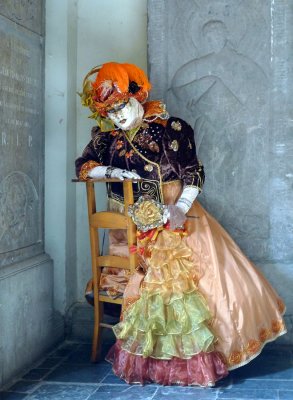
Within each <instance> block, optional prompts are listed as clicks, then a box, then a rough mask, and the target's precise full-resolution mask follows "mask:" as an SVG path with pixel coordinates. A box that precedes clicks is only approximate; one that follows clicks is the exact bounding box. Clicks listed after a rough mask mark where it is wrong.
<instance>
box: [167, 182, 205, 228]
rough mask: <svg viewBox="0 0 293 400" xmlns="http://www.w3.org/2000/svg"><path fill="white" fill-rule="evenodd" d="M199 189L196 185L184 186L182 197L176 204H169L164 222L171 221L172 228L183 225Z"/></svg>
mask: <svg viewBox="0 0 293 400" xmlns="http://www.w3.org/2000/svg"><path fill="white" fill-rule="evenodd" d="M198 193H199V190H198V188H197V187H195V186H187V187H186V188H184V190H183V192H182V194H181V196H180V198H179V199H178V201H177V203H176V204H175V205H171V204H169V205H167V206H166V209H165V212H164V222H167V220H169V221H170V228H171V229H172V230H174V229H176V228H179V227H181V226H182V225H183V224H184V222H185V221H186V216H185V214H186V213H188V211H189V209H190V207H191V206H192V203H193V202H194V200H195V199H196V197H197V195H198Z"/></svg>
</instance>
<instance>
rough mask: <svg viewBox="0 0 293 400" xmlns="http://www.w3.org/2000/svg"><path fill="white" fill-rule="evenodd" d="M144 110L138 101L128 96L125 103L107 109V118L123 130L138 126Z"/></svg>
mask: <svg viewBox="0 0 293 400" xmlns="http://www.w3.org/2000/svg"><path fill="white" fill-rule="evenodd" d="M143 114H144V110H143V107H142V105H141V104H140V102H139V101H137V100H136V99H135V98H134V97H130V99H129V101H128V102H127V103H121V104H119V105H117V106H114V107H113V108H112V109H111V110H109V111H108V118H109V119H110V120H111V121H113V122H114V124H115V125H116V126H117V127H118V128H120V129H123V130H129V129H133V128H136V127H137V126H139V125H140V124H141V122H142V119H143Z"/></svg>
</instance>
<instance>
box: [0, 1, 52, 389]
mask: <svg viewBox="0 0 293 400" xmlns="http://www.w3.org/2000/svg"><path fill="white" fill-rule="evenodd" d="M43 14H44V3H43V1H38V0H27V1H21V2H19V1H16V0H14V1H1V3H0V55H1V66H0V85H1V91H0V121H1V128H0V129H1V132H0V386H1V384H4V383H5V382H7V381H8V380H10V379H11V378H12V377H13V376H15V375H16V374H17V373H18V372H19V371H20V370H22V369H23V368H25V367H26V366H28V365H29V364H31V363H32V362H33V361H34V360H35V359H36V358H37V357H39V356H40V354H41V353H42V352H43V351H45V350H46V349H47V348H48V347H50V346H51V345H52V344H53V342H54V340H56V334H55V333H53V329H52V326H53V319H54V314H53V305H52V300H53V297H52V294H53V264H52V261H51V260H50V258H49V256H48V255H47V254H45V253H44V233H43V231H44V223H43V221H44V217H43V214H44V207H43V205H44V190H43V188H44V148H43V147H44V146H43V142H44V127H43V122H44V118H43V111H44V100H43V95H44V91H43V86H44V63H43V61H44V36H43V23H44V18H43Z"/></svg>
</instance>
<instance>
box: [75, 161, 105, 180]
mask: <svg viewBox="0 0 293 400" xmlns="http://www.w3.org/2000/svg"><path fill="white" fill-rule="evenodd" d="M100 165H102V164H99V163H97V162H96V161H93V160H89V161H87V162H86V163H84V164H83V165H82V167H81V169H80V172H79V179H80V180H81V181H86V180H87V179H88V173H89V172H90V170H92V169H93V168H95V167H99V166H100Z"/></svg>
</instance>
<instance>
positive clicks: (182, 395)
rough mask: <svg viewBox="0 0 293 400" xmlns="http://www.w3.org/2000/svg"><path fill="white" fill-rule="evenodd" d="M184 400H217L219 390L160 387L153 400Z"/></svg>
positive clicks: (196, 387) (197, 387)
mask: <svg viewBox="0 0 293 400" xmlns="http://www.w3.org/2000/svg"><path fill="white" fill-rule="evenodd" d="M171 399H172V400H182V399H184V400H185V399H186V400H188V399H190V400H195V399H200V400H216V399H217V390H216V389H214V388H201V387H199V386H193V387H182V386H160V387H159V388H158V390H157V392H156V394H155V396H154V397H153V400H171Z"/></svg>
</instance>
